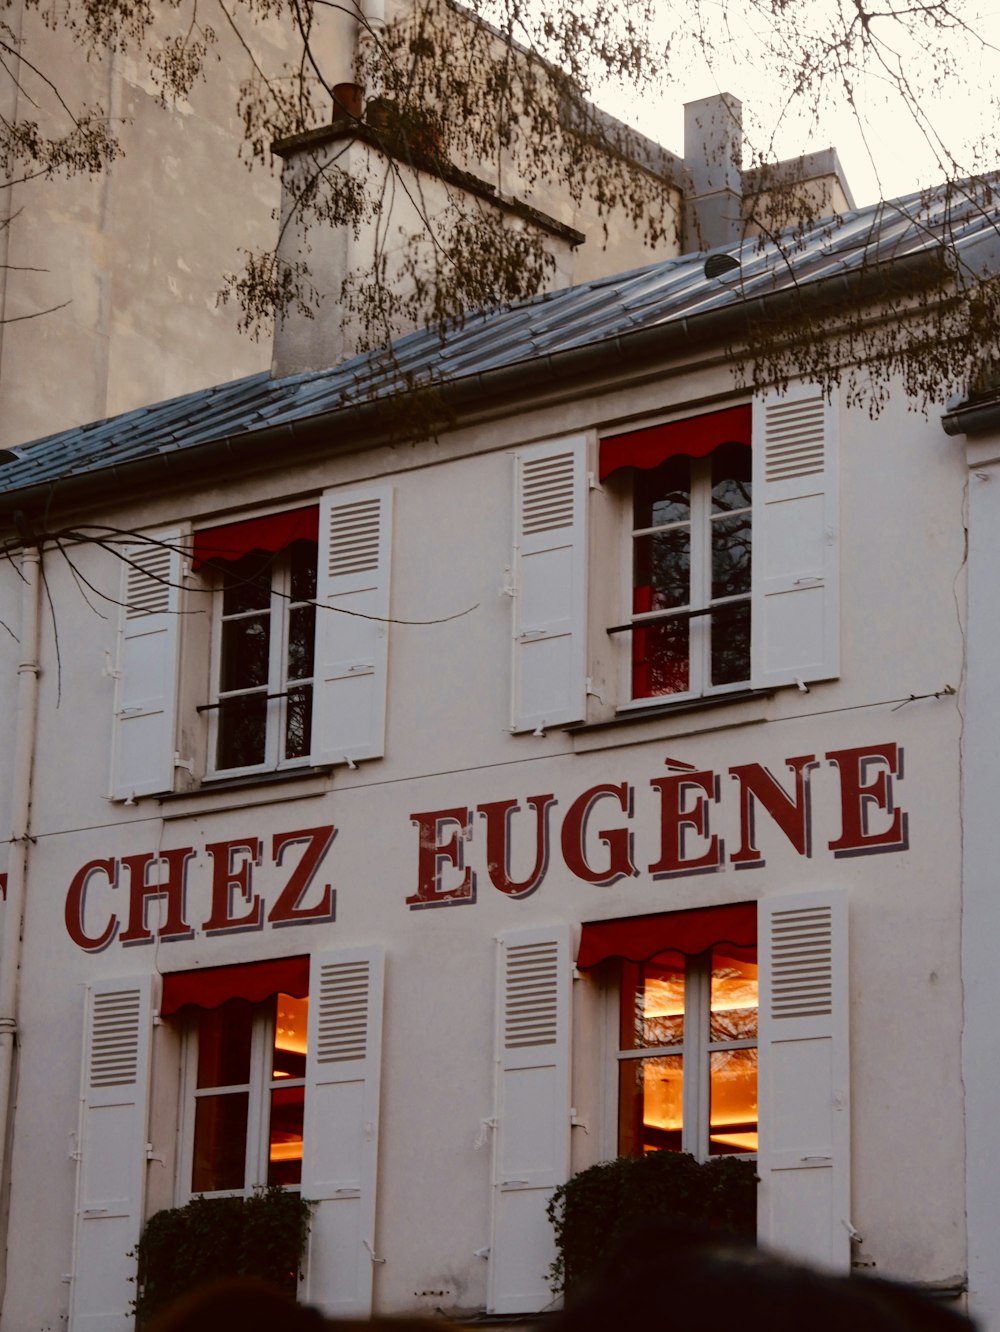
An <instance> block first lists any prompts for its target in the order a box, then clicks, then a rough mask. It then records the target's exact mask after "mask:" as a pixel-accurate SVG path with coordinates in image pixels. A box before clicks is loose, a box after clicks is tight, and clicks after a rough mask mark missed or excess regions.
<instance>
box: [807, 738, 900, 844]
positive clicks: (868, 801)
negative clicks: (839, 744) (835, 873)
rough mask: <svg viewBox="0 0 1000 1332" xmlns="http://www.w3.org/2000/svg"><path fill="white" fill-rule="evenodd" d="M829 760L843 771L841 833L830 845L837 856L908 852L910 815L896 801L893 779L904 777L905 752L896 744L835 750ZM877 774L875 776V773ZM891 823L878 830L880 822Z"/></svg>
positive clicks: (830, 754)
mask: <svg viewBox="0 0 1000 1332" xmlns="http://www.w3.org/2000/svg"><path fill="white" fill-rule="evenodd" d="M826 757H827V759H829V761H830V762H831V763H833V764H835V765H836V767H837V770H838V772H839V773H840V817H841V833H840V836H839V837H838V838H837V839H836V841H833V842H830V843H829V847H830V850H831V851H832V852H833V854H834V855H835V856H864V855H868V854H869V853H871V852H876V851H905V850H906V848H907V847H908V846H909V827H908V820H907V817H906V814H905V813H904V812H903V811H902V810H901V809H897V808H896V807H895V805H894V803H893V791H892V779H893V777H899V778H901V777H902V776H903V751H902V750H901V749H898V748H897V746H896V745H894V744H888V745H876V746H867V747H864V748H860V749H833V750H830V751H829V752H828V753H827V755H826ZM872 774H874V775H872ZM880 815H885V816H887V817H888V819H889V822H888V823H887V824H885V826H884V827H883V828H882V829H881V830H878V829H876V828H874V827H873V826H872V825H873V823H876V822H881V823H883V824H884V823H885V819H884V818H880V817H879V816H880Z"/></svg>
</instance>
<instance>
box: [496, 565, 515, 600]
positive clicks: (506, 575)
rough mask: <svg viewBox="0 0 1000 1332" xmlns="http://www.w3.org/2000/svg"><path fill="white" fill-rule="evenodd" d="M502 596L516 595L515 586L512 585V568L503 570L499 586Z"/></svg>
mask: <svg viewBox="0 0 1000 1332" xmlns="http://www.w3.org/2000/svg"><path fill="white" fill-rule="evenodd" d="M500 595H501V596H502V597H516V596H517V588H516V587H515V585H514V570H513V569H510V568H507V569H504V571H503V583H502V585H501V587H500Z"/></svg>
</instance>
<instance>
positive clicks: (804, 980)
mask: <svg viewBox="0 0 1000 1332" xmlns="http://www.w3.org/2000/svg"><path fill="white" fill-rule="evenodd" d="M832 930H833V923H832V913H831V910H830V908H829V907H826V906H818V907H815V908H813V909H810V910H807V911H776V912H775V913H774V924H773V935H772V938H773V945H772V957H773V968H774V970H773V985H772V990H771V1012H772V1015H773V1016H774V1017H775V1018H796V1017H820V1016H823V1015H826V1014H828V1013H830V1012H831V1011H832V1005H833V955H832V950H833V933H832Z"/></svg>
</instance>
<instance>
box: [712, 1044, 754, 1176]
mask: <svg viewBox="0 0 1000 1332" xmlns="http://www.w3.org/2000/svg"><path fill="white" fill-rule="evenodd" d="M709 1066H710V1080H711V1087H710V1092H709V1102H710V1111H709V1116H710V1127H709V1146H708V1150H709V1154H710V1155H711V1156H725V1155H730V1154H732V1153H734V1152H755V1151H756V1150H757V1051H756V1050H755V1049H750V1050H716V1051H713V1053H712V1054H711V1055H710V1056H709Z"/></svg>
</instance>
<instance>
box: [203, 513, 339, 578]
mask: <svg viewBox="0 0 1000 1332" xmlns="http://www.w3.org/2000/svg"><path fill="white" fill-rule="evenodd" d="M318 538H319V507H318V505H315V504H310V505H309V506H308V507H307V508H304V509H287V510H286V511H285V512H284V513H269V514H267V515H265V516H264V517H263V518H246V519H244V520H243V521H242V522H239V523H224V524H223V525H222V526H221V527H206V528H204V529H203V530H202V531H200V532H195V534H194V553H193V556H192V559H191V568H192V569H200V568H201V566H202V565H203V564H204V563H205V561H206V560H240V559H242V558H243V556H244V555H247V554H249V552H250V551H251V550H266V551H268V552H270V553H271V554H272V555H276V554H277V553H278V551H279V550H284V549H285V547H286V546H290V545H291V544H292V542H293V541H316V540H318Z"/></svg>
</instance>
